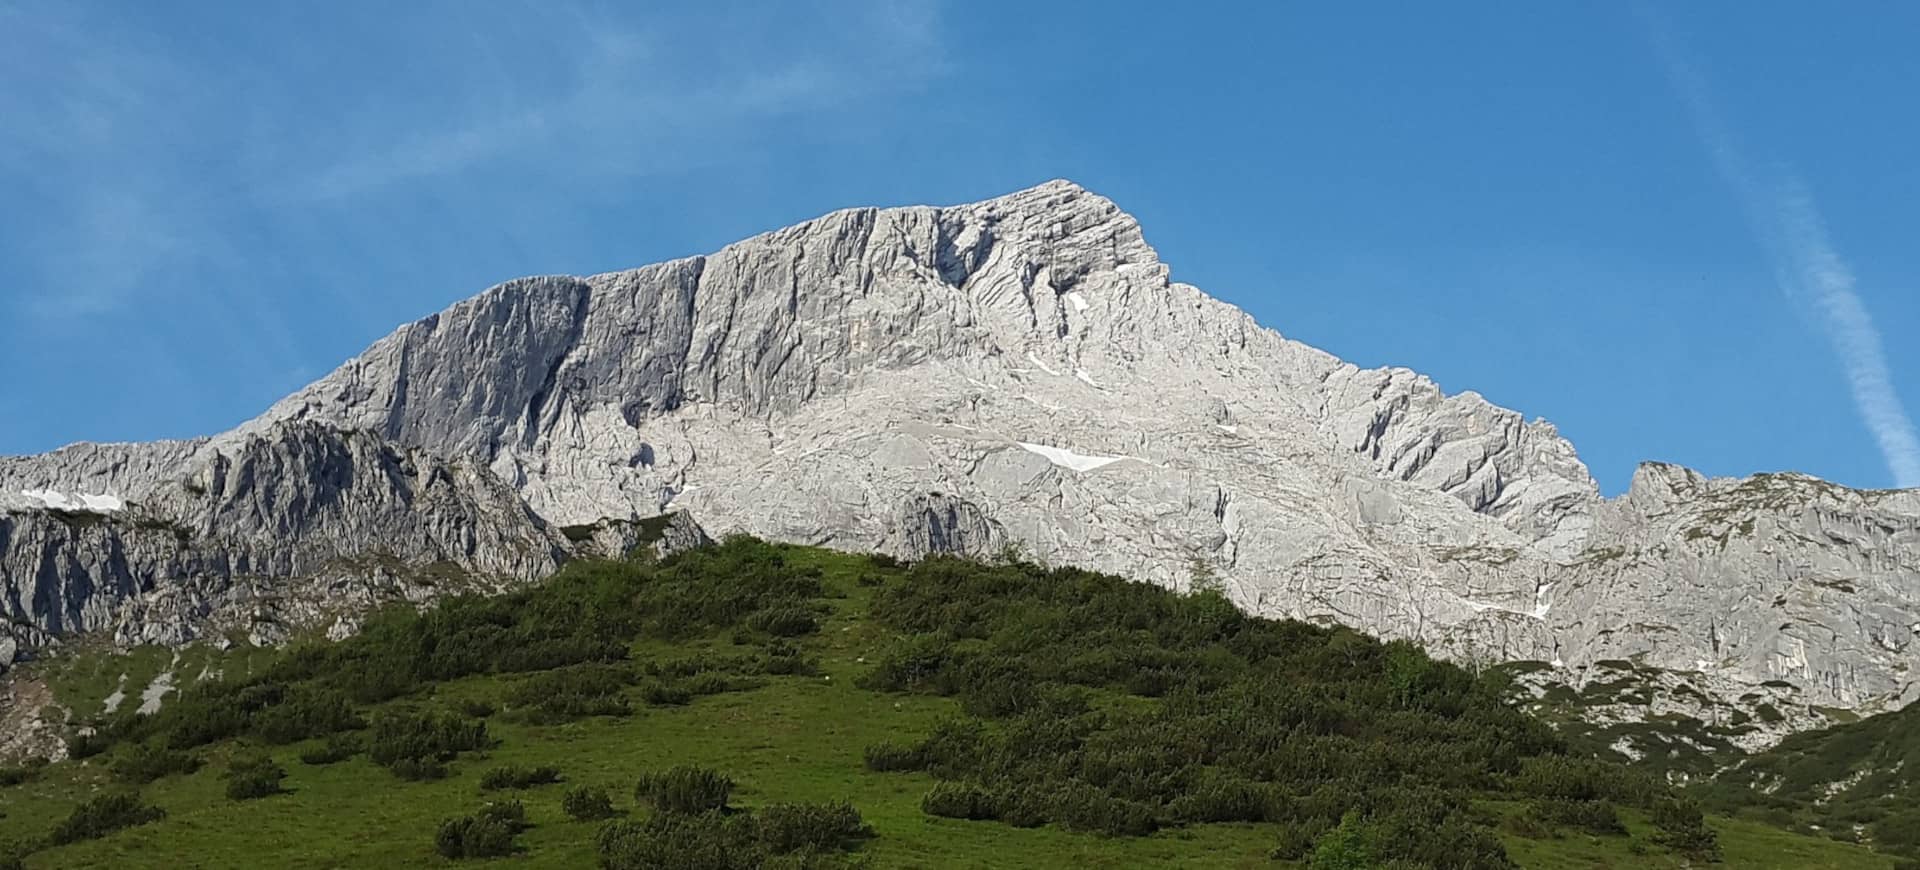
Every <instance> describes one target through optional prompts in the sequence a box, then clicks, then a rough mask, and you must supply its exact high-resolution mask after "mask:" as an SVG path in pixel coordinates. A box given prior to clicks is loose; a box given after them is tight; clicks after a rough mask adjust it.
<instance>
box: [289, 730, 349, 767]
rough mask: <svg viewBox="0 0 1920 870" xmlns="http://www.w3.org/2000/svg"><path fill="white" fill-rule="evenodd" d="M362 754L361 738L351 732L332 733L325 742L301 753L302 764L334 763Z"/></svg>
mask: <svg viewBox="0 0 1920 870" xmlns="http://www.w3.org/2000/svg"><path fill="white" fill-rule="evenodd" d="M359 754H360V740H359V738H357V737H354V736H353V735H350V734H331V735H328V736H327V740H326V742H325V743H322V744H320V745H319V746H314V747H310V748H308V749H307V750H305V751H303V752H301V753H300V762H301V763H302V764H313V765H321V764H333V763H335V762H340V761H345V760H347V759H349V758H352V757H354V756H355V755H359Z"/></svg>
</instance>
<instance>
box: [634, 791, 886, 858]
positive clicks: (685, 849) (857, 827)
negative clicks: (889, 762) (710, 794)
mask: <svg viewBox="0 0 1920 870" xmlns="http://www.w3.org/2000/svg"><path fill="white" fill-rule="evenodd" d="M872 835H873V831H872V829H871V828H869V827H868V826H867V824H866V823H865V822H864V821H862V820H861V818H860V814H859V813H858V812H857V811H855V810H854V809H853V808H852V807H851V806H848V805H846V804H826V805H810V804H775V805H773V806H769V807H765V808H763V809H760V810H758V811H755V812H735V813H723V812H719V811H717V810H716V811H707V812H700V813H691V814H689V813H673V812H662V813H656V814H654V815H653V816H652V817H650V818H648V819H647V820H645V821H615V822H610V823H608V824H607V825H606V826H605V827H603V828H601V830H600V835H599V837H598V840H597V846H598V850H599V854H600V866H601V867H603V868H606V870H642V868H649V870H650V868H657V867H676V868H680V867H685V868H699V870H758V868H762V867H768V866H796V867H812V868H829V867H837V866H849V865H850V864H851V862H849V861H848V860H847V859H848V855H847V853H848V852H850V851H852V850H854V849H856V848H858V846H859V844H860V843H861V842H862V841H864V840H865V839H867V838H868V837H871V836H872ZM781 862H786V863H781Z"/></svg>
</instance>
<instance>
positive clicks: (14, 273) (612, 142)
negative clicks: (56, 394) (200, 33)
mask: <svg viewBox="0 0 1920 870" xmlns="http://www.w3.org/2000/svg"><path fill="white" fill-rule="evenodd" d="M290 8H294V9H296V10H298V7H290ZM626 11H627V10H625V9H622V8H621V7H620V6H618V5H609V6H601V5H598V4H596V3H594V2H591V0H579V2H573V3H535V2H526V3H514V2H502V3H496V4H470V3H465V2H459V0H448V2H445V3H441V4H431V3H428V4H419V5H416V6H414V7H411V8H409V9H401V10H397V11H396V10H390V9H388V8H387V7H386V6H385V5H384V4H381V5H372V4H369V5H365V6H361V7H357V12H356V10H355V9H344V10H342V14H340V15H333V14H331V13H328V14H320V13H311V14H310V13H308V12H304V11H295V12H293V13H289V14H283V15H278V16H262V17H261V21H260V22H258V27H259V28H263V29H262V30H260V31H258V32H257V33H256V32H255V31H253V30H244V31H243V32H245V33H246V34H248V35H249V36H254V37H258V38H259V40H260V42H256V43H254V44H253V45H252V46H249V45H240V46H235V47H234V48H235V50H233V51H231V52H228V51H225V50H224V49H225V48H227V47H228V46H223V45H222V44H221V39H220V37H219V36H209V37H207V38H205V39H202V40H200V41H199V42H195V41H194V40H192V39H182V38H179V37H180V34H169V33H158V32H153V31H150V30H145V29H143V28H142V26H141V25H140V24H139V23H138V19H139V18H140V16H130V15H117V14H105V13H103V12H101V11H100V10H96V9H92V8H91V7H88V6H86V5H84V4H71V5H69V4H29V3H20V4H14V3H8V2H5V0H0V117H3V118H5V119H6V121H5V123H0V198H4V199H6V200H8V201H9V204H10V205H12V206H14V207H15V211H14V214H13V216H12V218H11V220H10V219H9V218H8V216H6V215H0V259H4V260H7V261H10V262H0V277H5V278H8V279H9V280H7V281H5V282H4V284H6V285H7V286H4V287H0V301H5V300H9V299H10V300H11V302H12V304H11V305H10V306H9V307H11V308H12V309H13V311H14V312H18V313H23V314H25V315H26V317H25V318H20V317H16V318H11V319H12V320H13V321H14V324H15V325H16V326H22V327H23V328H24V325H23V324H22V321H23V320H30V319H40V320H60V321H64V322H67V323H69V324H72V323H84V322H88V321H90V320H94V319H97V318H100V317H103V316H107V315H111V314H113V313H114V312H116V311H122V310H129V309H130V307H132V303H134V302H135V301H136V300H138V299H141V298H151V297H154V296H157V295H168V294H173V295H179V296H182V297H188V296H190V297H192V299H193V300H195V301H196V302H197V303H198V304H199V305H200V306H201V307H204V308H206V309H210V310H212V313H213V316H219V317H232V316H249V317H251V316H258V317H264V318H267V319H268V320H272V319H273V318H275V317H276V316H277V315H276V313H275V312H274V311H273V310H271V309H272V306H271V305H270V304H268V303H267V302H265V301H263V300H261V299H259V298H256V297H258V296H260V294H258V293H253V292H250V291H249V290H248V288H247V287H246V283H247V282H248V281H249V280H252V279H253V278H254V274H252V273H256V272H258V271H259V270H260V269H262V268H266V269H269V270H270V269H271V268H272V267H273V266H275V265H276V264H275V263H274V262H273V260H274V258H275V254H274V252H273V251H272V250H271V249H269V248H263V247H261V246H259V245H258V244H257V242H256V241H255V239H256V238H257V233H258V231H259V230H260V228H261V227H262V226H268V225H271V226H273V227H276V228H280V227H284V226H288V225H293V226H300V227H306V226H311V227H314V228H315V229H313V230H312V231H313V232H320V233H325V232H334V231H336V230H334V229H332V227H331V226H327V225H323V224H322V223H321V222H323V221H330V220H340V221H346V222H351V221H352V220H353V216H354V214H355V213H356V212H361V213H364V211H365V210H366V209H368V208H369V206H368V202H370V201H371V199H372V198H373V197H380V196H391V197H393V199H392V200H391V202H395V203H408V204H412V205H425V206H426V207H429V208H432V207H443V208H444V207H450V206H448V205H447V203H449V202H451V201H453V196H452V195H450V194H449V193H448V191H449V190H450V189H451V186H442V187H440V188H438V189H436V188H433V187H429V186H427V185H430V184H432V183H434V182H441V181H447V180H449V179H455V178H459V180H460V182H461V183H462V184H463V185H464V184H465V183H466V182H467V181H469V180H474V181H482V182H488V183H493V184H496V185H507V186H511V185H513V184H520V185H525V184H527V183H529V182H537V183H557V182H562V181H564V182H568V183H571V184H574V185H576V186H577V187H576V188H574V189H576V190H577V189H586V190H593V189H594V188H595V186H597V185H604V184H606V183H607V182H610V181H614V180H617V179H621V178H626V177H632V176H641V175H651V174H657V173H663V172H673V171H678V170H683V169H688V168H693V167H698V166H704V165H709V164H710V163H712V162H714V161H718V160H726V159H729V158H730V157H734V156H737V155H738V154H739V153H741V152H743V151H745V150H748V149H754V148H759V147H765V145H766V143H768V142H772V141H777V139H776V137H774V136H771V135H768V131H769V129H770V128H771V127H772V126H773V125H775V124H777V123H779V122H781V121H783V120H785V119H789V118H793V117H797V116H810V115H815V114H818V115H826V114H829V113H833V112H856V111H858V110H859V107H860V106H861V105H862V104H864V103H865V102H867V101H870V100H874V99H877V98H879V97H883V96H888V95H897V94H899V93H903V92H907V91H910V90H913V89H918V88H920V87H922V86H923V85H924V84H925V83H926V82H928V81H929V80H930V79H931V78H932V77H934V76H935V75H938V74H939V73H940V72H941V70H942V66H943V64H944V59H943V52H942V46H941V39H940V29H939V13H940V8H939V3H938V2H937V0H874V2H863V3H827V2H812V0H807V2H802V0H776V2H768V3H765V4H753V5H751V6H740V7H731V8H729V9H728V10H726V11H724V12H723V11H717V10H705V9H700V8H699V7H695V11H690V12H677V13H673V14H666V13H658V14H652V13H650V14H648V15H646V16H632V15H627V14H625V13H626ZM354 14H359V15H362V16H363V17H365V19H366V20H365V21H364V22H355V21H348V20H347V19H350V18H352V17H353V15H354ZM362 23H363V24H366V25H367V26H365V27H357V26H355V25H356V24H362ZM223 26H224V24H223ZM323 26H324V27H329V28H333V29H334V32H330V33H328V34H327V35H326V39H316V40H315V41H314V44H313V45H312V46H308V45H303V44H300V40H301V37H302V36H303V34H302V28H312V29H318V28H320V27H323ZM182 27H183V30H186V31H191V30H193V29H195V28H194V25H193V24H192V23H191V22H188V23H186V24H183V25H182ZM227 37H228V38H229V39H231V38H232V35H231V34H227ZM262 44H264V45H268V46H270V47H266V48H264V49H260V50H252V51H249V48H250V47H257V46H259V45H262ZM309 49H310V50H309ZM303 52H304V53H303ZM329 52H331V53H329ZM363 56H364V57H374V58H379V59H380V61H379V62H376V63H365V62H362V60H361V57H363ZM23 203H31V204H32V205H31V206H23V205H22V204H23ZM316 206H327V207H330V208H328V210H326V211H325V212H323V213H322V212H315V211H314V207H316ZM29 208H30V209H31V210H32V214H31V216H30V218H29V216H28V214H26V209H29ZM316 214H319V215H322V216H320V217H316V216H315V215H316ZM331 292H341V293H342V295H343V298H342V300H341V301H342V302H343V303H344V304H348V305H352V304H354V301H353V300H352V299H350V298H346V297H347V296H350V295H351V293H350V292H348V291H331ZM263 306H264V307H263ZM236 312H237V314H236ZM232 325H233V326H234V327H235V329H236V331H237V332H241V333H243V334H247V335H251V336H269V337H271V336H278V335H286V334H288V332H289V331H288V329H287V325H286V324H285V323H283V322H266V323H252V322H249V323H235V324H232ZM274 350H275V353H276V354H277V355H280V356H283V357H284V356H286V355H287V354H281V353H279V351H280V350H284V349H274ZM278 362H282V363H285V364H287V365H289V366H291V365H293V364H294V361H293V360H291V359H281V360H279V361H278Z"/></svg>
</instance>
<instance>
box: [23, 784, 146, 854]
mask: <svg viewBox="0 0 1920 870" xmlns="http://www.w3.org/2000/svg"><path fill="white" fill-rule="evenodd" d="M166 815H167V814H166V812H165V811H163V810H161V809H160V808H159V807H153V806H148V805H146V804H143V803H141V802H140V796H139V795H137V794H133V793H131V792H109V793H107V794H103V795H100V796H98V797H95V798H93V799H91V800H88V801H87V802H85V803H82V804H81V805H79V806H77V807H74V808H73V812H72V813H70V814H68V815H67V818H66V820H65V821H62V822H61V823H60V824H59V825H58V826H56V827H55V828H54V829H53V833H52V834H50V835H48V837H47V841H48V842H49V843H51V844H52V845H55V846H64V845H66V844H68V843H78V842H80V841H81V840H93V839H98V838H100V837H104V836H106V835H108V834H111V833H113V832H114V831H118V830H120V829H122V828H131V827H133V826H135V825H144V824H146V823H148V822H156V821H159V820H160V819H162V818H165V817H166Z"/></svg>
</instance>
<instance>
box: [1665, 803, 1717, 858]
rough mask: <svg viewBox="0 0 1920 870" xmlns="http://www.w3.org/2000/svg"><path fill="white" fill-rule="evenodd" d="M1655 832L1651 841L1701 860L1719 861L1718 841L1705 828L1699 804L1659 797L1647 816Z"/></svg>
mask: <svg viewBox="0 0 1920 870" xmlns="http://www.w3.org/2000/svg"><path fill="white" fill-rule="evenodd" d="M1648 818H1649V820H1650V821H1652V822H1653V826H1654V827H1655V828H1657V829H1659V830H1658V833H1656V834H1655V835H1654V839H1655V840H1657V841H1658V842H1660V843H1661V844H1662V845H1664V846H1666V847H1668V848H1670V849H1672V850H1674V851H1676V852H1680V853H1682V854H1685V855H1688V856H1691V857H1694V858H1698V859H1700V860H1703V861H1718V860H1720V841H1719V837H1718V836H1716V835H1715V834H1714V832H1713V829H1712V828H1709V827H1707V823H1706V818H1705V817H1704V815H1703V814H1702V813H1701V810H1700V804H1699V803H1697V802H1695V801H1693V800H1691V799H1688V798H1661V799H1660V800H1657V801H1655V802H1654V804H1653V811H1652V812H1651V813H1649V814H1648Z"/></svg>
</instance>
